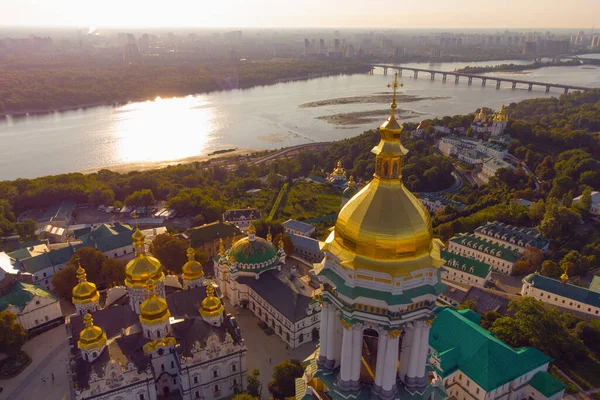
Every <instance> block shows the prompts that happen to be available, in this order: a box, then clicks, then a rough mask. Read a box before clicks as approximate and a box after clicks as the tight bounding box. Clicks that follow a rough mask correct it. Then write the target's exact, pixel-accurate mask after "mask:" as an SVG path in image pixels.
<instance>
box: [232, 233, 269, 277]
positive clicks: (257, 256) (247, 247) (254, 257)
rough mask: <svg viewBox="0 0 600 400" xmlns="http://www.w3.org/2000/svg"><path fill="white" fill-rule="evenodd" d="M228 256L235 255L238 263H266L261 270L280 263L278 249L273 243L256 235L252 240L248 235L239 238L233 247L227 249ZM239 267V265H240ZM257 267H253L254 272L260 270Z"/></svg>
mask: <svg viewBox="0 0 600 400" xmlns="http://www.w3.org/2000/svg"><path fill="white" fill-rule="evenodd" d="M226 254H227V255H228V256H233V257H234V260H235V262H236V263H238V264H240V263H241V264H260V263H265V265H264V266H263V267H261V268H260V270H265V269H269V268H272V267H273V266H276V265H277V264H279V256H278V255H277V249H276V248H275V246H274V245H273V243H271V242H269V241H267V240H265V239H263V238H261V237H258V236H257V237H256V239H255V240H254V241H250V240H249V239H248V238H247V237H245V238H243V239H240V240H238V241H237V242H235V243H234V244H233V246H232V247H231V249H229V250H227V253H226ZM238 269H240V268H239V265H238ZM260 270H259V269H257V268H252V271H253V272H260Z"/></svg>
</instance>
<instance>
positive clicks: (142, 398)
mask: <svg viewBox="0 0 600 400" xmlns="http://www.w3.org/2000/svg"><path fill="white" fill-rule="evenodd" d="M133 245H134V247H135V252H136V255H135V258H134V259H133V260H131V261H130V262H129V263H128V264H127V267H126V278H125V287H115V288H111V289H109V291H108V292H107V295H106V299H105V301H104V306H101V304H100V296H99V293H98V290H97V289H96V285H95V284H94V283H92V282H88V281H87V278H86V273H85V270H84V269H83V268H81V266H80V267H79V268H78V270H77V278H78V280H79V283H78V284H77V285H76V286H75V287H74V288H73V298H72V300H73V304H75V307H76V313H75V314H74V315H72V316H70V318H69V319H68V325H67V330H68V332H69V343H70V356H71V360H70V364H69V371H70V372H69V373H70V378H71V381H72V383H73V397H74V398H75V399H77V400H83V399H110V400H154V399H157V398H158V397H160V396H167V395H176V396H179V397H178V398H182V399H186V400H187V399H200V398H202V399H219V398H225V397H231V396H232V395H234V394H235V393H239V392H241V391H243V390H244V388H245V384H246V375H247V371H248V368H247V366H246V347H245V345H244V341H243V339H242V337H241V333H240V329H239V327H238V325H237V323H236V321H235V318H234V317H233V316H231V315H230V314H227V313H226V312H225V309H224V306H223V304H222V302H221V299H220V298H219V297H218V295H217V293H216V291H215V284H214V283H212V282H210V281H208V280H207V279H205V277H204V272H203V268H202V265H201V264H200V263H199V262H197V261H196V260H195V259H194V255H195V253H194V250H193V249H191V248H190V249H188V252H187V256H188V262H186V263H185V265H184V266H183V268H182V270H183V273H182V275H181V279H182V282H183V285H181V284H180V283H179V284H177V282H175V284H174V285H173V284H170V285H165V283H166V282H167V281H168V280H169V279H170V280H177V281H178V280H179V278H178V277H176V276H167V277H165V274H164V273H163V269H162V266H161V263H160V261H159V260H157V259H156V258H154V257H152V256H150V255H149V254H146V251H145V237H144V234H143V233H142V232H141V231H140V230H139V229H136V230H135V232H134V233H133ZM171 283H173V282H171ZM173 286H180V287H182V288H183V289H184V290H173V291H172V290H171V288H173ZM169 292H170V293H169ZM177 394H178V395H177Z"/></svg>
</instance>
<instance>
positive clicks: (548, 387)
mask: <svg viewBox="0 0 600 400" xmlns="http://www.w3.org/2000/svg"><path fill="white" fill-rule="evenodd" d="M529 384H530V385H531V387H533V388H534V389H535V390H537V391H538V392H540V393H541V394H543V395H544V396H546V397H552V396H554V395H555V394H556V393H558V392H560V391H561V390H565V389H566V388H567V385H565V384H564V383H562V382H561V381H559V380H558V379H556V378H555V377H553V376H552V375H551V374H550V373H548V372H546V371H539V372H537V373H536V374H535V375H534V376H533V378H531V381H529Z"/></svg>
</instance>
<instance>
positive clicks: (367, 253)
mask: <svg viewBox="0 0 600 400" xmlns="http://www.w3.org/2000/svg"><path fill="white" fill-rule="evenodd" d="M394 96H395V95H394ZM395 108H396V102H395V97H394V102H393V103H392V113H391V116H390V117H389V118H388V120H387V121H386V122H385V123H384V124H383V125H382V126H381V127H380V128H379V132H380V136H381V140H380V142H379V144H378V145H377V146H375V147H374V148H373V150H371V151H372V152H373V153H374V154H376V167H375V174H374V176H373V180H372V181H371V182H370V183H369V184H368V185H367V186H366V187H364V188H363V189H362V190H361V191H359V192H358V193H357V194H356V195H354V197H352V198H351V199H350V200H349V201H348V202H347V203H346V204H345V205H344V207H343V208H342V210H341V211H340V213H339V216H338V219H337V222H336V224H335V229H334V231H333V232H332V233H331V234H330V235H329V237H328V238H327V240H326V241H325V244H324V245H323V246H322V248H323V250H326V251H329V252H331V253H332V254H333V255H335V256H336V257H339V258H340V259H341V264H342V266H344V267H346V268H349V269H353V270H356V269H365V270H372V271H376V272H384V273H387V274H390V275H392V276H402V275H409V274H410V273H411V272H412V271H416V270H419V269H422V268H427V267H439V266H440V265H442V264H443V260H442V259H441V257H440V254H439V253H440V248H441V247H443V244H442V243H441V241H439V240H438V239H434V238H433V232H432V228H431V218H430V216H429V212H428V211H427V210H426V209H425V207H424V206H423V205H422V204H421V202H420V201H419V200H418V199H417V198H416V197H415V196H414V195H413V194H412V193H410V191H409V190H408V189H407V188H406V187H405V186H404V184H403V183H402V175H401V169H402V160H403V158H404V156H405V155H406V154H407V153H408V151H407V150H406V149H405V148H404V147H403V146H402V144H401V143H400V134H401V133H402V127H401V126H400V125H399V124H398V122H397V121H396V118H395V116H394V111H393V110H394V109H395Z"/></svg>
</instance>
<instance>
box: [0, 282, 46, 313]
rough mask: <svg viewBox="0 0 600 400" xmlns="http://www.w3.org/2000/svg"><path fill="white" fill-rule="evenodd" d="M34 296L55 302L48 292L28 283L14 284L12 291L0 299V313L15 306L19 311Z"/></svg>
mask: <svg viewBox="0 0 600 400" xmlns="http://www.w3.org/2000/svg"><path fill="white" fill-rule="evenodd" d="M35 296H40V297H49V298H51V299H54V300H56V297H54V296H53V295H52V294H51V293H50V292H47V291H45V290H44V289H41V288H39V287H38V286H35V285H31V284H29V283H23V282H19V283H16V284H15V285H14V286H13V287H12V289H11V290H10V291H9V292H8V293H7V294H6V295H4V296H2V297H0V311H3V310H5V309H7V308H8V307H9V306H11V305H12V306H15V307H17V308H19V309H21V308H23V307H25V306H26V305H27V303H29V302H30V301H31V299H33V298H34V297H35Z"/></svg>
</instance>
